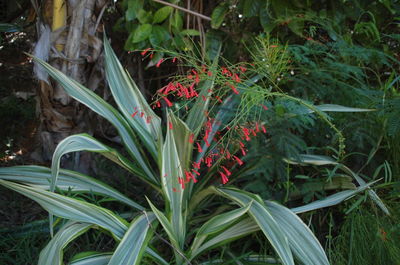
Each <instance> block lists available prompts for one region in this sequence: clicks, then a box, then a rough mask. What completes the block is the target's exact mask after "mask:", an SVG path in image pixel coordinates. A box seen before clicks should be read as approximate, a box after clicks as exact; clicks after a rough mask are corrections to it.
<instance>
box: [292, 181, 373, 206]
mask: <svg viewBox="0 0 400 265" xmlns="http://www.w3.org/2000/svg"><path fill="white" fill-rule="evenodd" d="M373 183H375V182H373ZM373 183H369V184H367V185H362V186H359V187H357V189H355V190H344V191H340V192H337V193H335V194H333V195H330V196H328V197H325V198H323V199H321V200H317V201H313V202H311V203H309V204H306V205H303V206H299V207H296V208H292V209H290V210H291V211H292V212H294V213H304V212H308V211H312V210H316V209H321V208H325V207H329V206H333V205H336V204H339V203H341V202H342V201H344V200H347V199H350V198H351V197H353V196H354V195H356V194H357V193H359V192H362V191H364V190H365V189H367V188H368V187H369V186H370V185H372V184H373Z"/></svg>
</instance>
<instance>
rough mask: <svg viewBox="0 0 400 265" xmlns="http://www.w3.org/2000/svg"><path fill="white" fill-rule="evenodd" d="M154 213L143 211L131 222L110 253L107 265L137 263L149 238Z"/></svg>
mask: <svg viewBox="0 0 400 265" xmlns="http://www.w3.org/2000/svg"><path fill="white" fill-rule="evenodd" d="M154 220H155V215H154V214H153V213H150V212H144V213H143V214H142V215H140V216H138V217H136V218H135V219H133V221H132V222H131V224H130V226H129V229H128V231H126V233H125V235H124V237H123V238H122V240H121V242H120V243H119V244H118V247H117V249H116V250H115V252H114V254H113V255H112V257H111V259H110V262H109V263H108V265H137V264H141V259H142V257H143V254H144V252H145V250H146V248H147V244H148V242H149V240H150V238H151V235H152V231H153V230H154V228H153V225H152V223H153V221H154Z"/></svg>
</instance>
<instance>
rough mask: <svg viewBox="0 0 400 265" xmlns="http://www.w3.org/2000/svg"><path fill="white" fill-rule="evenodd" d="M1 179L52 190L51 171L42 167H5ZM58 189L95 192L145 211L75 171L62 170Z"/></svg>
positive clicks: (118, 193)
mask: <svg viewBox="0 0 400 265" xmlns="http://www.w3.org/2000/svg"><path fill="white" fill-rule="evenodd" d="M0 179H4V180H12V181H17V182H22V183H24V184H32V185H34V186H36V187H40V188H41V189H45V190H50V181H51V169H50V168H47V167H41V166H14V167H3V168H0ZM57 188H58V189H60V190H64V191H68V190H72V191H76V192H94V193H97V194H101V195H104V196H108V197H110V198H113V199H116V200H117V201H120V202H122V203H125V204H127V205H129V206H131V207H133V208H135V209H138V210H140V211H143V210H144V207H142V206H141V205H139V204H137V203H136V202H134V201H132V200H131V199H129V198H128V197H126V196H125V195H123V194H122V193H120V192H118V191H117V190H115V189H114V188H112V187H110V186H108V185H107V184H105V183H103V182H101V181H99V180H96V179H94V178H91V177H89V176H86V175H84V174H81V173H78V172H75V171H70V170H66V169H61V170H60V172H59V176H58V180H57Z"/></svg>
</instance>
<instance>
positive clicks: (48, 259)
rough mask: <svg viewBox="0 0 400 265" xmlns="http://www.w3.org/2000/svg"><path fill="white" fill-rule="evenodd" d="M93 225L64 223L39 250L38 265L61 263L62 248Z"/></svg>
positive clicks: (59, 264)
mask: <svg viewBox="0 0 400 265" xmlns="http://www.w3.org/2000/svg"><path fill="white" fill-rule="evenodd" d="M92 226H93V225H92V224H88V223H76V222H68V223H66V224H65V225H64V226H63V227H62V228H61V229H60V230H59V231H58V232H57V233H56V234H55V236H54V237H53V238H52V239H51V240H50V242H49V243H48V244H47V245H46V247H45V248H44V249H42V251H41V252H40V256H39V262H38V264H40V265H62V264H64V263H63V249H64V248H65V247H66V246H67V245H68V244H69V243H70V242H71V241H72V240H74V239H75V238H77V237H78V236H80V235H81V234H83V233H85V232H86V231H87V230H89V229H90V228H91V227H92Z"/></svg>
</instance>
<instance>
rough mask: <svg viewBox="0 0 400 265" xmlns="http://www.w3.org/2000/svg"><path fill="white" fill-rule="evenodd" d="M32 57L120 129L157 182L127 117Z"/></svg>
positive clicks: (78, 97) (92, 93) (74, 95)
mask: <svg viewBox="0 0 400 265" xmlns="http://www.w3.org/2000/svg"><path fill="white" fill-rule="evenodd" d="M32 58H33V60H34V61H36V62H37V63H38V64H40V65H41V66H42V67H43V68H44V69H45V70H46V71H47V72H48V73H49V75H51V77H53V78H54V79H55V80H56V81H57V82H58V83H60V84H61V85H62V87H63V88H64V89H65V91H66V92H67V93H68V95H70V96H71V97H73V98H74V99H76V100H77V101H79V102H81V103H82V104H84V105H86V106H87V107H89V108H90V109H91V110H93V111H94V112H96V113H97V114H99V115H100V116H102V117H104V118H105V119H106V120H108V121H109V122H110V123H111V124H113V125H114V127H115V128H116V129H117V130H118V132H119V135H120V136H121V138H122V140H123V142H124V144H125V146H126V147H127V151H128V152H129V154H130V155H131V156H132V157H133V158H134V159H135V160H136V161H137V162H138V164H139V165H140V166H141V167H142V168H143V170H144V172H145V173H146V175H147V176H148V177H149V178H150V179H152V180H153V181H154V183H157V180H156V178H155V176H154V173H153V172H152V171H151V170H150V168H149V166H148V164H147V163H146V161H145V160H144V159H143V157H142V153H141V152H140V151H139V149H138V148H137V141H136V139H135V133H134V132H133V130H132V129H131V127H130V126H129V123H128V122H127V121H126V120H125V118H124V117H123V116H122V115H121V114H120V113H119V112H118V111H117V110H116V109H114V108H113V107H112V106H111V105H110V104H108V103H107V102H105V101H104V100H103V99H102V98H100V97H99V96H98V95H96V94H95V93H94V92H93V91H91V90H89V89H87V88H86V87H84V86H82V85H81V84H79V83H78V82H76V81H75V80H73V79H71V78H69V77H67V76H66V75H65V74H64V73H62V72H61V71H59V70H57V69H56V68H54V67H52V66H51V65H49V64H48V63H46V62H44V61H42V60H40V59H39V58H36V57H32Z"/></svg>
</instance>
